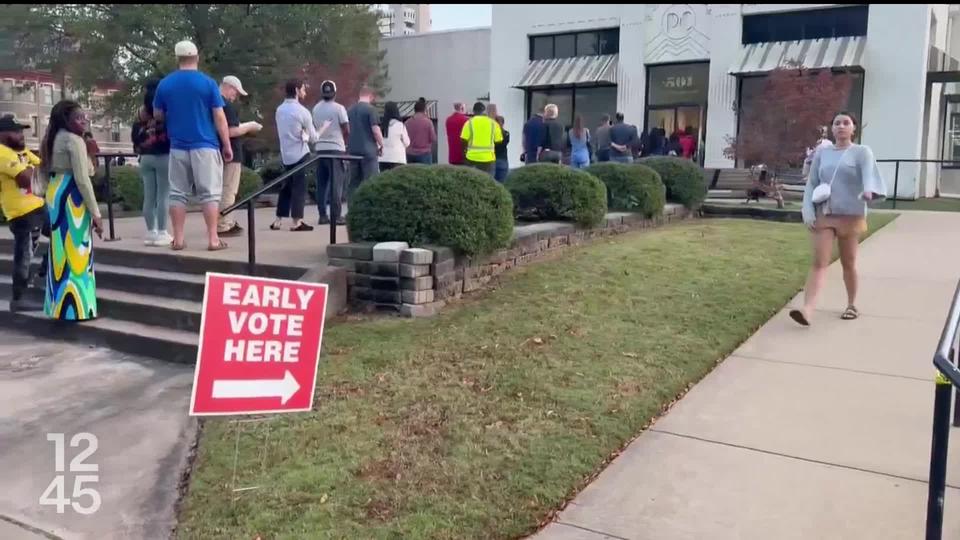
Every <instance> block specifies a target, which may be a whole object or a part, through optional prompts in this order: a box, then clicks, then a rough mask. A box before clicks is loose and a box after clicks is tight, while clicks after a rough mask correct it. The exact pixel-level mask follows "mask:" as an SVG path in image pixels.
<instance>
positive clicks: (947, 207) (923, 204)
mask: <svg viewBox="0 0 960 540" xmlns="http://www.w3.org/2000/svg"><path fill="white" fill-rule="evenodd" d="M871 206H873V207H874V208H886V209H892V208H893V201H889V200H887V201H883V202H881V203H876V204H874V205H871ZM897 210H933V211H937V212H960V199H948V198H944V197H938V198H935V199H917V200H915V201H897Z"/></svg>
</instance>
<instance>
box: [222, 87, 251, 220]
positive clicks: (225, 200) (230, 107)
mask: <svg viewBox="0 0 960 540" xmlns="http://www.w3.org/2000/svg"><path fill="white" fill-rule="evenodd" d="M220 95H221V96H223V104H224V105H223V114H224V116H226V117H227V129H228V130H229V132H230V148H231V149H232V150H233V159H232V160H231V161H229V162H226V163H224V164H223V193H222V195H221V198H220V210H223V209H224V208H227V207H229V206H231V205H233V203H234V202H235V201H236V200H237V191H239V189H240V174H241V173H242V172H243V155H242V151H243V150H242V145H241V144H240V138H241V137H243V136H244V135H247V134H248V133H256V132H258V131H260V129H261V126H260V124H258V123H256V122H247V123H245V124H240V114H239V113H238V112H237V107H236V105H235V102H236V101H237V99H238V98H239V97H240V96H246V95H247V92H246V91H245V90H244V89H243V84H241V83H240V79H238V78H236V77H234V76H233V75H228V76H226V77H224V78H223V82H221V83H220ZM217 232H218V233H219V234H220V236H237V235H239V234H241V233H242V232H243V227H241V226H240V225H239V224H238V223H237V222H236V221H234V220H233V218H231V217H230V216H229V215H226V216H220V221H219V222H218V223H217Z"/></svg>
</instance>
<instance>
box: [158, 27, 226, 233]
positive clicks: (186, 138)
mask: <svg viewBox="0 0 960 540" xmlns="http://www.w3.org/2000/svg"><path fill="white" fill-rule="evenodd" d="M175 53H176V55H177V64H178V65H179V66H180V69H178V70H177V71H174V72H173V73H171V74H169V75H167V76H166V77H164V78H163V80H162V81H160V85H159V86H158V87H157V95H156V97H155V98H154V100H153V110H154V116H155V117H156V118H157V119H158V121H161V122H164V123H165V124H166V130H167V137H168V138H169V139H170V166H169V177H170V222H171V224H172V226H173V244H172V247H173V249H174V251H179V250H182V249H183V248H184V247H185V244H184V239H183V226H184V223H185V222H186V220H187V199H188V197H189V195H190V193H196V196H197V198H198V199H199V201H200V204H201V205H203V220H204V221H205V222H206V224H207V240H208V246H207V249H209V250H210V251H219V250H221V249H224V248H226V247H227V245H226V244H225V243H224V242H223V241H222V240H220V237H219V235H218V234H217V220H218V217H219V206H220V194H221V191H222V189H223V162H224V161H231V160H232V159H233V151H232V150H231V148H230V131H229V128H228V127H227V117H226V115H225V114H224V112H223V96H221V95H220V87H219V86H218V85H217V83H216V81H214V80H213V79H211V78H210V77H208V76H207V75H206V74H204V73H202V72H201V71H199V65H200V56H199V53H198V52H197V46H196V45H194V44H193V43H191V42H189V41H181V42H180V43H177V45H176V48H175ZM221 153H222V156H221Z"/></svg>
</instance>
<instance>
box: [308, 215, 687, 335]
mask: <svg viewBox="0 0 960 540" xmlns="http://www.w3.org/2000/svg"><path fill="white" fill-rule="evenodd" d="M690 215H691V212H690V211H688V210H687V209H686V208H684V207H682V206H680V205H675V204H668V205H667V207H666V208H665V209H664V212H663V215H661V216H659V217H656V218H653V219H646V218H644V217H643V216H642V215H640V214H633V213H628V212H614V213H609V214H607V217H606V222H605V223H604V224H602V225H600V226H598V227H595V228H593V229H578V228H577V227H575V226H574V225H572V224H570V223H559V222H543V223H531V224H528V225H519V226H517V227H515V228H514V236H513V242H512V244H511V246H510V247H509V248H507V249H501V250H499V251H496V252H494V253H491V254H490V255H486V256H482V257H467V256H457V255H456V254H454V252H453V250H451V249H450V248H447V247H441V246H422V247H419V248H410V246H408V245H407V244H406V243H405V242H382V243H378V244H375V243H371V242H353V243H349V244H336V245H332V246H327V256H328V258H329V264H330V265H331V266H339V267H343V268H345V269H346V271H347V287H348V291H349V292H348V297H349V300H350V304H351V305H352V306H353V307H355V308H358V309H370V308H374V309H377V310H382V311H392V312H396V313H399V314H401V315H404V316H407V317H425V316H432V315H435V314H436V313H437V312H439V310H440V309H441V308H443V306H444V305H445V304H446V301H447V300H450V299H452V298H459V297H460V296H462V295H463V294H464V293H470V292H473V291H476V290H479V289H482V288H483V287H484V286H485V285H486V284H487V283H488V282H489V281H490V280H491V279H493V277H495V276H497V275H499V274H502V273H503V272H506V271H507V270H510V269H511V268H513V267H515V266H520V265H524V264H527V263H529V262H532V261H536V260H539V259H542V258H545V257H548V256H550V255H552V254H555V253H558V252H560V251H562V250H563V249H565V248H567V247H568V246H573V245H577V244H580V243H583V242H585V241H590V240H592V239H594V238H602V237H605V236H610V235H613V234H620V233H623V232H627V231H631V230H638V229H647V228H652V227H659V226H661V225H664V224H667V223H671V222H674V221H679V220H682V219H686V218H688V217H690Z"/></svg>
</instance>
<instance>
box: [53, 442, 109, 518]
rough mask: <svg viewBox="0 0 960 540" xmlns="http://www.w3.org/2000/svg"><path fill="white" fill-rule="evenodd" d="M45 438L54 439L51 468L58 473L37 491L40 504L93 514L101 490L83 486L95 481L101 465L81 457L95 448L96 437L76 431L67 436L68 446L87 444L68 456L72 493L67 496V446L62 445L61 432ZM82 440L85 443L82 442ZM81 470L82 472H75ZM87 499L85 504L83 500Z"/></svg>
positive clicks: (97, 478)
mask: <svg viewBox="0 0 960 540" xmlns="http://www.w3.org/2000/svg"><path fill="white" fill-rule="evenodd" d="M47 440H48V441H50V442H52V443H53V447H54V469H55V471H56V473H57V475H56V476H54V477H53V480H52V481H51V482H50V485H48V486H47V489H46V490H44V492H43V494H42V495H40V501H39V502H40V505H42V506H56V507H57V513H58V514H62V513H63V512H64V510H65V509H66V507H67V506H70V507H71V508H73V511H74V512H77V513H79V514H85V515H88V514H93V513H94V512H96V511H97V510H99V509H100V503H101V501H100V493H99V492H98V491H97V490H96V489H94V488H93V487H84V484H87V485H89V484H96V483H97V482H99V480H100V477H99V475H97V474H82V473H98V472H99V471H100V466H99V465H97V464H96V463H85V462H84V461H85V460H86V459H87V458H89V457H90V456H92V455H93V453H94V452H96V451H97V437H96V436H94V435H93V434H92V433H77V434H76V435H74V436H73V437H71V438H70V448H80V447H81V446H86V448H84V449H83V450H81V451H80V452H78V453H77V455H76V456H74V457H73V459H71V460H70V468H69V469H68V470H67V471H66V472H69V473H71V474H74V475H75V476H74V477H73V495H72V497H67V496H66V477H65V475H64V474H63V473H64V472H65V471H64V461H65V453H66V449H65V448H64V441H65V439H64V435H63V433H47ZM83 443H86V444H85V445H84V444H83ZM78 473H81V474H78ZM85 503H87V504H85Z"/></svg>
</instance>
